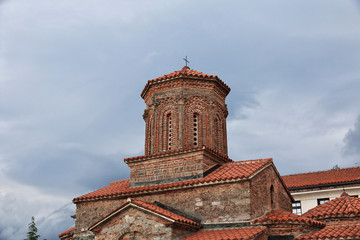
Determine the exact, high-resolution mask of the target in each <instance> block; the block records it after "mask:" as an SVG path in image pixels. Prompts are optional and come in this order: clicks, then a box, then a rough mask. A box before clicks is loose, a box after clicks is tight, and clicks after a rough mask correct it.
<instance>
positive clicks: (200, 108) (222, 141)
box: [59, 66, 360, 240]
mask: <svg viewBox="0 0 360 240" xmlns="http://www.w3.org/2000/svg"><path fill="white" fill-rule="evenodd" d="M229 92H230V88H229V87H228V86H227V85H226V84H225V83H224V82H223V81H222V80H221V79H220V78H218V77H217V76H213V75H208V74H204V73H202V72H198V71H195V70H192V69H190V68H189V67H187V66H185V67H183V68H182V70H179V71H174V72H172V73H170V74H166V75H164V76H162V77H159V78H156V79H153V80H149V81H148V82H147V83H146V85H145V88H144V90H143V91H142V93H141V97H142V98H143V99H144V101H145V103H146V109H145V111H144V114H143V118H144V120H145V124H146V132H145V155H143V156H136V157H131V158H126V159H124V161H125V163H127V164H128V166H129V168H130V179H125V180H120V181H116V182H111V183H110V185H108V186H106V187H104V188H101V189H99V190H97V191H94V192H91V193H88V194H85V195H83V196H80V197H76V198H74V199H73V202H74V203H75V204H76V215H75V227H74V228H71V229H69V230H67V231H65V232H63V233H61V234H60V235H59V238H60V239H62V240H70V239H73V240H88V239H96V240H105V239H107V240H125V239H136V240H142V239H153V240H155V239H156V240H160V239H164V240H165V239H186V240H192V239H200V240H201V239H204V240H205V239H257V240H265V239H296V238H297V237H302V238H301V239H309V238H304V237H306V234H313V233H314V232H318V231H320V230H321V229H324V228H326V223H325V222H322V221H321V220H316V219H312V218H307V217H304V216H298V215H295V214H292V213H291V211H292V205H291V204H292V202H293V198H292V196H291V194H290V192H289V191H288V189H287V188H286V186H285V184H284V182H283V181H282V179H281V177H280V175H279V173H278V171H277V170H276V167H275V166H274V163H273V161H272V159H256V160H246V161H233V160H232V159H230V158H229V157H228V150H227V134H226V117H227V115H228V110H227V105H226V102H225V100H226V96H227V95H228V94H229ZM359 205H360V203H359ZM359 213H360V208H359V211H358V213H357V214H359ZM359 216H360V214H359ZM359 234H360V230H359ZM319 239H320V238H319ZM330 239H332V238H330ZM353 239H360V238H353Z"/></svg>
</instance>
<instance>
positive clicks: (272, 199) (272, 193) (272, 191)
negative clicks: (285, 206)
mask: <svg viewBox="0 0 360 240" xmlns="http://www.w3.org/2000/svg"><path fill="white" fill-rule="evenodd" d="M270 199H271V202H270V203H271V209H274V208H275V207H274V205H275V202H274V186H273V185H271V187H270Z"/></svg>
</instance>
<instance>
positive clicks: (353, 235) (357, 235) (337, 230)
mask: <svg viewBox="0 0 360 240" xmlns="http://www.w3.org/2000/svg"><path fill="white" fill-rule="evenodd" d="M305 239H313V240H315V239H316V240H322V239H324V240H325V239H326V240H327V239H360V222H336V223H328V224H327V225H326V227H325V228H323V229H321V230H319V231H316V232H311V233H309V234H307V235H302V236H299V237H297V238H296V240H305Z"/></svg>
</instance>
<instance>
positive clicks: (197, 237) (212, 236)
mask: <svg viewBox="0 0 360 240" xmlns="http://www.w3.org/2000/svg"><path fill="white" fill-rule="evenodd" d="M265 230H266V227H244V228H226V229H209V230H200V231H198V232H196V233H194V234H192V235H190V236H188V237H186V238H184V239H183V240H240V239H241V240H250V239H254V238H255V237H257V236H258V235H260V234H261V233H263V232H264V231H265Z"/></svg>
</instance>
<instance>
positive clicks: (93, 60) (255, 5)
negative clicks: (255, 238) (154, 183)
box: [0, 0, 360, 240]
mask: <svg viewBox="0 0 360 240" xmlns="http://www.w3.org/2000/svg"><path fill="white" fill-rule="evenodd" d="M359 26H360V2H359V1H357V2H355V1H347V0H344V1H338V0H333V1H332V0H323V1H321V0H319V1H302V0H299V1H267V0H264V1H209V0H206V1H205V0H203V1H187V0H184V1H176V0H174V1H167V0H164V1H157V0H154V1H145V0H144V1H136V0H135V1H130V0H129V1H125V0H118V1H115V0H114V1H111V0H104V1H94V0H86V1H81V0H62V1H48V0H32V1H27V0H11V1H10V0H5V1H4V0H0V239H1V240H8V239H10V240H12V239H14V240H15V239H16V240H18V239H23V238H24V237H25V232H26V230H27V224H28V223H29V222H30V219H31V216H35V220H36V223H37V226H38V228H39V231H40V232H39V233H40V234H41V235H42V237H46V238H47V239H48V240H52V239H57V234H59V233H61V232H62V231H64V230H67V229H68V228H70V227H71V226H72V225H73V220H72V219H71V218H70V217H69V216H70V215H71V214H73V213H74V209H75V207H74V205H73V204H72V203H71V200H72V199H73V198H74V197H77V196H80V195H82V194H84V193H87V192H89V191H93V190H95V189H97V188H100V187H102V186H105V185H107V184H108V183H109V182H110V181H114V180H120V179H124V178H128V176H129V169H128V167H127V166H126V164H124V163H123V158H124V157H131V156H136V155H142V154H143V147H144V122H143V119H142V113H143V110H144V108H145V104H144V102H143V100H142V99H141V97H140V92H141V91H142V89H143V87H144V85H145V83H146V81H147V80H149V79H153V78H156V77H159V76H162V75H164V74H167V73H170V72H172V71H174V70H179V69H181V68H182V67H183V65H184V61H183V60H182V58H183V57H185V56H186V55H187V56H188V58H189V60H190V67H191V68H192V69H195V70H198V71H201V72H205V73H207V74H214V75H217V76H219V77H220V78H221V79H222V80H223V81H224V82H226V83H227V84H228V85H229V86H230V87H231V89H232V90H231V92H230V94H229V96H228V99H227V104H228V107H229V116H228V121H227V124H228V143H229V156H230V157H231V158H232V159H234V160H247V159H256V158H265V157H272V158H273V159H274V162H275V164H276V166H277V168H278V170H279V172H280V173H281V174H283V175H284V174H292V173H299V172H309V171H318V170H326V169H330V168H332V167H333V166H334V165H339V166H340V167H353V166H360V117H359V116H360V94H359V93H360V28H359Z"/></svg>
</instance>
